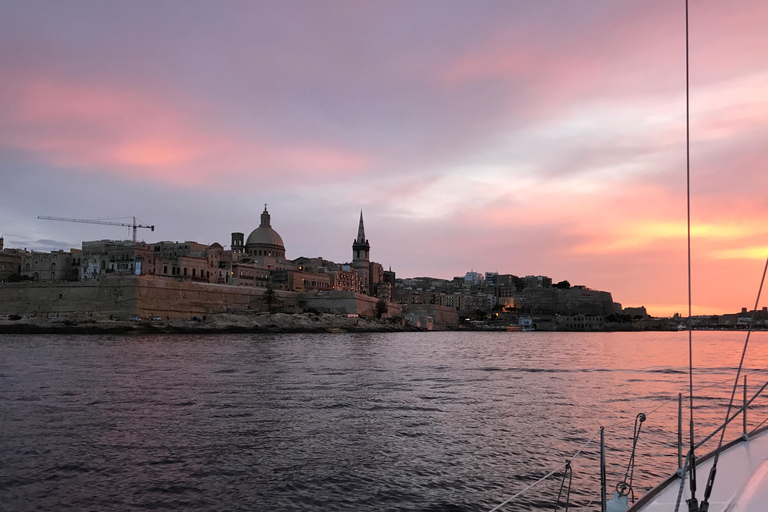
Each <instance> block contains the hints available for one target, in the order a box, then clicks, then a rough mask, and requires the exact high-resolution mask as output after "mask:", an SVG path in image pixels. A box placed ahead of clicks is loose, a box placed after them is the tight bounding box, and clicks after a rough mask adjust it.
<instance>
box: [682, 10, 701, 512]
mask: <svg viewBox="0 0 768 512" xmlns="http://www.w3.org/2000/svg"><path fill="white" fill-rule="evenodd" d="M688 53H689V52H688V0H685V197H686V210H687V221H688V237H687V238H688V398H689V400H688V403H689V414H690V422H689V433H688V436H689V440H690V448H689V450H690V455H691V458H690V468H689V469H690V473H691V474H690V479H691V481H690V485H691V498H690V499H689V500H687V503H688V510H689V512H698V510H699V502H698V500H697V499H696V455H695V452H694V437H693V436H694V434H693V331H692V330H691V316H692V315H691V312H692V311H691V310H692V302H693V301H692V298H691V297H692V292H691V114H690V112H691V101H690V73H689V62H688V61H689V57H688Z"/></svg>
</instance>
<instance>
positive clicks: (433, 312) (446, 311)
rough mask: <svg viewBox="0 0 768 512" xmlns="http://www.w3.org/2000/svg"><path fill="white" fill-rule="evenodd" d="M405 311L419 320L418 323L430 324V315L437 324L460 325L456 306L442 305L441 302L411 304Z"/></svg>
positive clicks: (446, 325)
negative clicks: (428, 318)
mask: <svg viewBox="0 0 768 512" xmlns="http://www.w3.org/2000/svg"><path fill="white" fill-rule="evenodd" d="M405 311H406V312H407V313H408V314H409V315H410V317H411V318H413V319H416V320H418V323H417V325H419V326H426V325H428V323H429V322H428V320H427V317H430V318H431V319H432V321H433V322H434V325H437V326H445V327H448V326H453V325H458V323H459V316H458V311H457V310H456V308H451V307H448V306H441V305H439V304H409V305H407V306H406V308H405ZM414 323H416V322H414Z"/></svg>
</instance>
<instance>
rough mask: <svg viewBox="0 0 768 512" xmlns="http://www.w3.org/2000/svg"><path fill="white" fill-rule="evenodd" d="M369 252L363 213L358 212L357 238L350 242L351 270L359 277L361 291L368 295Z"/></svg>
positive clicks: (369, 247)
mask: <svg viewBox="0 0 768 512" xmlns="http://www.w3.org/2000/svg"><path fill="white" fill-rule="evenodd" d="M370 251H371V246H370V245H369V244H368V240H367V239H366V238H365V226H364V225H363V211H362V210H360V225H359V226H358V228H357V238H356V239H355V241H354V242H352V268H354V269H355V270H356V271H357V273H358V274H359V275H360V281H362V285H363V290H364V292H365V293H366V294H368V293H370V284H369V281H370V272H371V268H370V267H371V262H370Z"/></svg>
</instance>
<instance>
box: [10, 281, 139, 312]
mask: <svg viewBox="0 0 768 512" xmlns="http://www.w3.org/2000/svg"><path fill="white" fill-rule="evenodd" d="M135 311H136V286H135V280H133V279H129V278H116V279H109V280H104V281H85V282H56V281H53V282H45V281H42V282H40V281H36V282H22V283H3V284H1V285H0V314H2V315H28V316H51V315H58V316H69V315H75V314H78V313H85V314H96V315H103V316H119V317H128V316H129V315H131V314H135Z"/></svg>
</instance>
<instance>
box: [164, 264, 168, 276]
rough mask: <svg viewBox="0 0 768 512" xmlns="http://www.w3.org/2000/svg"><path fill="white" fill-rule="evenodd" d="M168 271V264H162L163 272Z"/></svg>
mask: <svg viewBox="0 0 768 512" xmlns="http://www.w3.org/2000/svg"><path fill="white" fill-rule="evenodd" d="M167 273H168V265H163V274H167Z"/></svg>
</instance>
